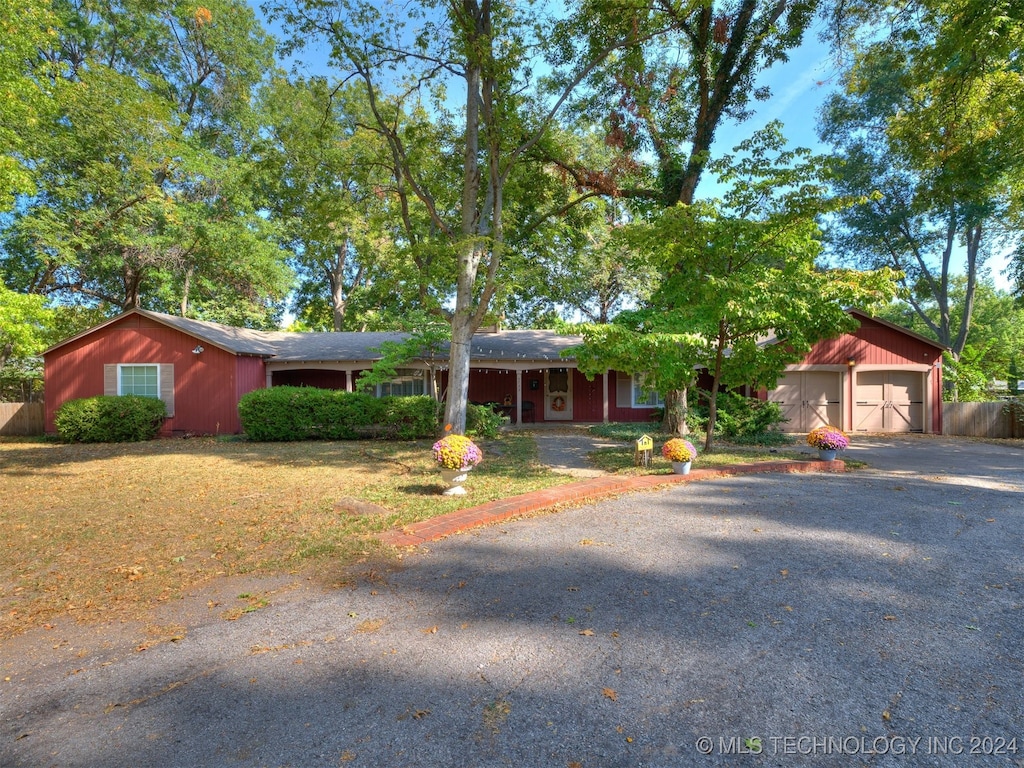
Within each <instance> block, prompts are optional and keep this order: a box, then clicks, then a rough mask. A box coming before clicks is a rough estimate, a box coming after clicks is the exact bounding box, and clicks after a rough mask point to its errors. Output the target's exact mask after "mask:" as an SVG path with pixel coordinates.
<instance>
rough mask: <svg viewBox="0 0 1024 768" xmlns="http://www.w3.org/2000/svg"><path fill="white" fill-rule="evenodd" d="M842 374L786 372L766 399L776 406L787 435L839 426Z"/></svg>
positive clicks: (831, 372) (840, 421)
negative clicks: (780, 410)
mask: <svg viewBox="0 0 1024 768" xmlns="http://www.w3.org/2000/svg"><path fill="white" fill-rule="evenodd" d="M842 392H843V386H842V374H841V373H838V372H835V371H790V372H789V373H787V374H785V375H784V376H783V377H782V378H781V379H779V382H778V384H777V385H776V387H775V389H773V390H772V391H771V392H769V393H768V399H769V400H770V401H772V402H775V403H778V404H779V406H780V407H781V408H782V415H783V417H785V419H786V425H785V426H784V427H783V428H784V429H785V430H786V431H787V432H810V431H811V430H812V429H814V428H815V427H820V426H823V425H825V424H835V425H839V424H841V423H842V418H843V406H842Z"/></svg>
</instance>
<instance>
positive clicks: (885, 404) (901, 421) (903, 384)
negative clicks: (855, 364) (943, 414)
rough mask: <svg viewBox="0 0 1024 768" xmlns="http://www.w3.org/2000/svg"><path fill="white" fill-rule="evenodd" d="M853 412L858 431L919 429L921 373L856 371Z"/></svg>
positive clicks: (921, 412)
mask: <svg viewBox="0 0 1024 768" xmlns="http://www.w3.org/2000/svg"><path fill="white" fill-rule="evenodd" d="M853 414H854V418H853V425H854V429H855V430H857V431H858V432H923V431H924V376H923V374H921V373H917V372H915V371H861V372H858V373H857V383H856V393H855V395H854V408H853Z"/></svg>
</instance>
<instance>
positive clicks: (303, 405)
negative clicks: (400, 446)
mask: <svg viewBox="0 0 1024 768" xmlns="http://www.w3.org/2000/svg"><path fill="white" fill-rule="evenodd" d="M238 415H239V418H240V419H241V422H242V430H243V431H244V432H245V434H246V435H248V436H249V438H250V439H251V440H259V441H287V440H358V439H362V438H373V437H388V438H392V439H396V440H416V439H419V438H424V437H433V436H434V435H436V434H437V428H438V404H437V402H436V401H435V400H434V399H433V398H430V397H422V396H421V397H373V396H372V395H365V394H362V393H359V392H345V391H344V390H337V389H319V388H317V387H271V388H270V389H256V390H253V391H252V392H249V393H248V394H246V395H244V396H243V397H242V399H241V401H240V402H239V403H238Z"/></svg>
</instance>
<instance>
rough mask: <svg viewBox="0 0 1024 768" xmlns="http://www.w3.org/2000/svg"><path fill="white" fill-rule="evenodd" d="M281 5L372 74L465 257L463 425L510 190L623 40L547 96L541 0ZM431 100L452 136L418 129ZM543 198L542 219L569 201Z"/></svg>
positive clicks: (459, 307) (572, 67)
mask: <svg viewBox="0 0 1024 768" xmlns="http://www.w3.org/2000/svg"><path fill="white" fill-rule="evenodd" d="M269 7H270V9H271V11H272V12H273V13H274V14H275V15H276V16H278V17H280V18H281V20H282V21H283V22H284V24H285V25H286V27H287V28H288V29H289V30H290V31H291V33H292V36H293V37H292V40H293V43H295V44H300V43H304V42H306V41H307V40H308V39H309V38H310V37H312V36H316V37H318V38H322V39H325V40H326V41H327V43H328V45H329V46H330V49H331V59H332V62H333V63H334V64H335V65H336V66H337V67H338V68H339V69H340V70H341V71H342V72H343V73H346V74H349V73H351V74H353V75H354V76H356V77H357V78H358V79H360V80H361V81H362V82H363V84H364V86H365V88H366V92H367V95H368V98H369V101H370V109H371V113H372V115H373V123H374V127H375V130H377V131H378V132H379V134H380V136H382V137H383V138H384V139H385V140H386V141H387V144H388V148H389V151H390V152H391V154H392V156H393V157H394V160H395V162H394V166H395V168H396V169H399V172H400V173H399V175H400V180H401V183H402V184H404V185H405V188H406V189H407V190H408V191H409V193H410V195H411V196H413V197H415V198H416V200H417V201H418V202H419V203H420V204H421V205H423V206H424V208H425V210H426V212H427V215H428V217H429V221H430V226H431V228H432V230H433V235H434V239H435V240H436V242H438V243H439V244H443V247H444V248H445V250H446V251H447V252H448V254H449V256H448V257H449V259H450V260H451V262H452V263H453V264H454V265H455V267H456V269H455V273H456V282H455V290H454V307H453V310H452V319H451V330H452V333H451V352H450V357H449V367H448V376H449V379H448V387H449V389H448V399H447V403H446V414H445V419H446V421H447V422H448V423H449V424H451V425H452V429H453V430H454V431H455V432H457V433H461V432H463V431H464V430H465V418H466V397H467V392H468V384H469V351H470V342H471V339H472V336H473V333H474V332H475V330H476V329H477V328H478V327H479V325H480V324H481V322H483V320H484V318H485V316H486V315H487V313H488V311H489V309H490V307H491V302H492V300H493V298H494V296H495V295H496V293H497V292H498V291H499V289H500V287H501V275H502V261H503V259H504V257H505V256H506V252H507V250H508V248H509V243H511V242H514V241H515V237H514V236H510V233H509V228H510V227H514V226H515V224H516V223H517V222H516V219H513V218H511V217H507V216H506V212H507V208H508V205H509V203H510V202H511V201H513V200H514V198H512V197H507V196H506V193H507V191H508V189H509V186H510V184H514V183H515V182H514V179H515V178H516V177H517V176H518V175H520V174H521V173H523V172H524V169H525V168H528V167H529V166H531V165H532V166H534V170H536V167H537V166H538V165H539V164H540V163H541V158H539V157H538V154H539V153H538V151H537V150H538V148H539V147H540V146H541V145H542V144H543V142H544V141H545V139H546V137H547V136H548V134H549V131H550V130H551V128H552V127H553V125H554V121H555V118H556V116H557V115H558V113H559V111H560V110H561V109H562V107H563V105H564V103H565V101H566V99H567V98H568V96H569V94H570V93H571V92H572V91H573V90H574V89H575V87H576V86H577V85H578V84H579V83H580V82H581V81H582V80H583V79H584V78H585V77H586V76H587V75H589V74H590V72H592V71H593V70H594V69H595V68H596V67H597V65H598V64H599V63H601V62H602V61H603V60H604V58H605V57H606V56H607V55H608V53H609V52H610V51H611V50H612V49H614V48H615V47H616V46H618V45H620V44H621V43H622V40H621V39H618V38H615V39H612V40H610V41H607V42H606V43H605V44H601V45H597V46H592V47H591V48H590V49H588V51H587V52H586V55H585V56H583V57H582V58H583V61H582V63H576V62H571V63H568V64H567V65H566V66H565V71H566V74H565V75H564V77H561V78H560V77H553V78H552V79H551V82H555V81H558V84H557V86H555V87H554V88H553V90H552V91H551V92H550V94H549V95H543V97H542V95H541V94H539V93H538V90H537V79H536V77H535V75H534V68H535V66H536V59H537V57H538V51H543V50H545V48H546V46H547V39H548V37H549V34H550V32H551V29H552V25H551V22H550V21H549V20H548V19H546V18H545V15H544V9H543V7H542V6H541V5H539V4H533V3H527V4H515V3H507V2H504V1H503V0H497V1H492V0H483V2H480V1H479V0H465V1H464V2H454V0H444V1H442V2H435V1H434V0H424V1H423V2H420V3H412V4H406V5H403V6H402V7H401V8H400V9H399V10H398V11H396V12H393V11H392V10H390V9H389V7H386V6H385V7H382V6H380V5H379V4H377V3H371V2H363V1H362V0H344V1H343V2H339V3H336V4H331V5H325V4H322V3H319V2H314V1H313V0H300V2H297V3H295V4H294V5H291V4H284V3H270V4H269ZM410 21H411V22H412V24H415V25H416V28H415V29H412V28H411V25H410ZM619 26H620V27H621V26H622V25H621V23H620V25H619ZM424 110H425V111H426V112H427V113H429V114H431V115H432V116H434V119H435V121H436V123H437V124H438V125H439V126H441V127H442V129H443V130H442V132H441V134H440V135H441V137H442V141H441V142H440V143H438V142H431V144H430V145H429V146H424V145H423V142H421V141H420V140H419V138H418V136H417V135H416V133H415V131H410V130H408V127H409V126H408V124H407V123H406V122H405V119H404V118H405V117H406V116H414V115H417V114H421V113H422V112H423V111H424ZM428 157H429V162H428V161H427V160H428ZM438 158H441V162H438V161H437V160H438ZM445 170H449V171H451V170H454V171H455V173H451V172H448V173H443V172H444V171H445ZM437 171H441V172H442V173H443V175H441V176H438V175H436V172H437ZM519 202H520V203H521V204H524V206H525V202H526V201H525V200H524V199H523V198H520V200H519ZM537 208H538V209H539V210H540V218H541V219H544V218H546V216H547V215H550V214H555V213H557V212H558V211H559V210H564V206H559V207H556V208H554V209H551V210H550V213H549V212H548V211H546V210H545V209H544V207H543V206H537ZM536 215H537V214H536V213H534V216H536ZM531 218H532V217H531ZM520 221H526V217H525V216H524V217H523V218H522V219H520Z"/></svg>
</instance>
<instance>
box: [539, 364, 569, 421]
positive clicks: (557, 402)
mask: <svg viewBox="0 0 1024 768" xmlns="http://www.w3.org/2000/svg"><path fill="white" fill-rule="evenodd" d="M544 420H545V421H572V370H570V369H569V368H548V369H547V370H546V371H544Z"/></svg>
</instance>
